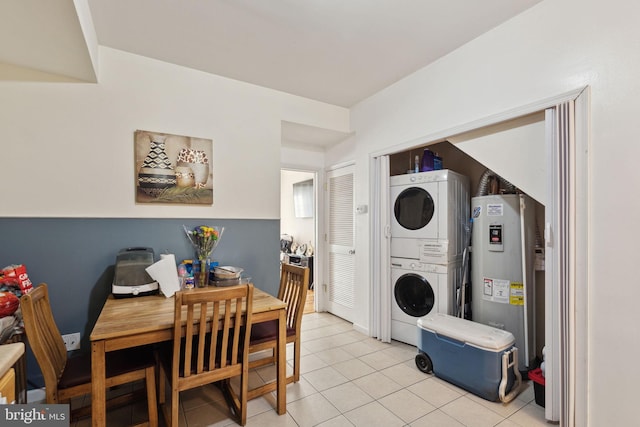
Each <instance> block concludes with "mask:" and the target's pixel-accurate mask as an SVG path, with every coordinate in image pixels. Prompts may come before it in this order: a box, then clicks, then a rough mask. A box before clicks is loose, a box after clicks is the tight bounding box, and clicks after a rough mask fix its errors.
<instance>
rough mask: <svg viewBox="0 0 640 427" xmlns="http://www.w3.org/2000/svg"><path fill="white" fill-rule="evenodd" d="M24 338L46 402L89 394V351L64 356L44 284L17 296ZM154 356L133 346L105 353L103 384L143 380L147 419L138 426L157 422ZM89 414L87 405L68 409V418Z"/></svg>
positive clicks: (118, 401)
mask: <svg viewBox="0 0 640 427" xmlns="http://www.w3.org/2000/svg"><path fill="white" fill-rule="evenodd" d="M20 306H21V308H22V316H23V319H24V326H25V331H26V333H27V340H28V342H29V345H30V346H31V350H32V351H33V354H34V356H35V357H36V360H37V362H38V365H39V366H40V370H41V371H42V375H43V376H44V384H45V393H46V400H47V403H51V404H55V403H70V401H71V399H73V398H75V397H80V396H84V395H85V394H90V393H91V354H90V353H87V354H81V355H79V356H74V357H67V349H66V347H65V345H64V341H63V340H62V336H61V335H60V331H59V330H58V327H57V326H56V323H55V320H54V318H53V313H52V311H51V305H50V303H49V292H48V289H47V284H46V283H41V284H40V285H39V286H37V287H35V288H33V290H32V291H31V292H29V293H28V294H25V295H23V296H22V297H21V298H20ZM155 366H156V365H155V357H154V353H153V350H151V349H148V348H146V347H145V348H137V349H136V348H133V349H130V350H122V351H114V352H109V353H107V357H106V369H107V372H106V386H107V388H111V387H114V386H118V385H123V384H127V383H131V382H134V381H138V380H145V382H146V389H147V393H146V394H147V404H148V408H149V419H148V422H145V423H143V424H141V425H149V426H151V427H156V426H157V425H158V406H157V400H156V380H155V375H156V371H155ZM131 398H132V394H131V393H129V394H127V395H123V396H118V397H116V398H113V399H110V401H108V402H107V405H108V407H114V406H121V405H124V404H129V403H130V402H131ZM89 414H91V406H90V405H89V406H85V407H80V408H77V409H75V410H73V411H72V414H71V417H72V419H77V418H79V417H82V416H86V415H89Z"/></svg>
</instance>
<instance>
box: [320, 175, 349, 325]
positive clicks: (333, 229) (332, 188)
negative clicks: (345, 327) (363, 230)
mask: <svg viewBox="0 0 640 427" xmlns="http://www.w3.org/2000/svg"><path fill="white" fill-rule="evenodd" d="M353 175H354V167H353V166H347V167H344V168H340V169H337V170H334V171H331V172H329V173H328V174H327V193H328V194H327V200H328V202H329V203H328V209H329V212H328V216H327V217H328V218H329V224H328V227H327V228H328V230H327V247H328V252H329V253H328V263H327V266H328V274H327V277H328V289H327V295H326V302H327V311H329V312H330V313H333V314H335V315H336V316H340V317H342V318H343V319H346V320H348V321H353V318H354V316H353V295H354V280H355V274H354V272H355V248H354V245H355V227H354V224H353V215H354V212H355V206H354V202H353V201H354V189H353V187H354V185H353V181H354V179H353Z"/></svg>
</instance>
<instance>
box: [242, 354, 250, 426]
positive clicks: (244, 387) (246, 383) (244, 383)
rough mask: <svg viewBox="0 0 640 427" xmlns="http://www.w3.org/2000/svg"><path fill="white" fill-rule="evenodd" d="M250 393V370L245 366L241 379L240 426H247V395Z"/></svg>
mask: <svg viewBox="0 0 640 427" xmlns="http://www.w3.org/2000/svg"><path fill="white" fill-rule="evenodd" d="M248 392H249V368H248V366H247V365H246V364H245V367H244V368H243V369H242V376H241V378H240V425H241V426H243V425H245V424H247V393H248Z"/></svg>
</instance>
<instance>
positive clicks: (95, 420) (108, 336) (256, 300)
mask: <svg viewBox="0 0 640 427" xmlns="http://www.w3.org/2000/svg"><path fill="white" fill-rule="evenodd" d="M195 291H197V289H196V290H195ZM252 313H253V320H252V323H260V322H265V321H269V320H278V347H277V349H276V353H277V354H276V365H277V366H276V370H277V376H276V394H277V399H276V411H277V413H278V414H279V415H283V414H284V413H285V412H286V401H287V399H286V344H287V335H286V304H285V303H284V302H283V301H281V300H279V299H278V298H276V297H274V296H272V295H270V294H268V293H266V292H264V291H262V290H260V289H258V288H254V292H253V312H252ZM173 321H174V298H173V297H170V298H166V297H164V296H163V295H151V296H143V297H133V298H114V297H113V296H109V298H107V301H106V302H105V304H104V307H103V308H102V311H101V312H100V316H99V317H98V320H97V322H96V324H95V326H94V327H93V331H92V332H91V337H90V340H91V393H92V399H91V420H92V425H93V426H94V427H97V426H105V425H106V389H105V354H106V353H107V352H109V351H115V350H121V349H125V348H131V347H138V346H143V345H147V344H153V343H159V342H164V341H171V340H172V339H173Z"/></svg>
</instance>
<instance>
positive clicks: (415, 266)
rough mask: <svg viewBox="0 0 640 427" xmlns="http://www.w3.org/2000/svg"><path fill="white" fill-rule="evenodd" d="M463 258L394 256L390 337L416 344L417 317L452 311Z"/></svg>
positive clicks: (450, 312) (392, 260) (392, 262)
mask: <svg viewBox="0 0 640 427" xmlns="http://www.w3.org/2000/svg"><path fill="white" fill-rule="evenodd" d="M461 274H462V262H461V261H458V262H455V263H451V264H447V265H440V264H426V263H422V262H419V261H416V260H409V259H404V258H391V285H392V286H391V292H392V294H391V339H394V340H397V341H402V342H405V343H407V344H411V345H417V340H418V324H417V322H418V319H419V318H421V317H424V316H426V315H427V314H429V313H431V312H434V313H444V314H452V313H453V306H454V301H455V283H456V281H457V280H459V277H460V275H461Z"/></svg>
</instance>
